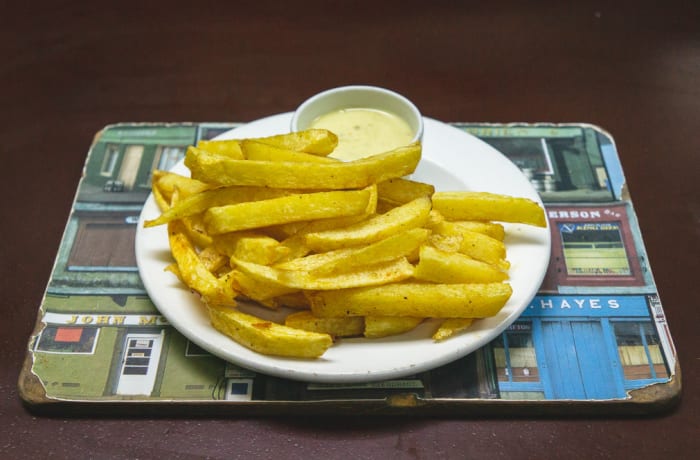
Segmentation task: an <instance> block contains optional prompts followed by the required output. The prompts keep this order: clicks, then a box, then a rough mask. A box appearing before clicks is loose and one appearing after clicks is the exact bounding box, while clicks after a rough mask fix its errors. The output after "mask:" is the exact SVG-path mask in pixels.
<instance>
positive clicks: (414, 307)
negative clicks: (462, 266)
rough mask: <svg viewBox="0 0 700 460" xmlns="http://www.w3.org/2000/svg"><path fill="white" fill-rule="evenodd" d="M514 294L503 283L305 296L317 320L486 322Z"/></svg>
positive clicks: (367, 289)
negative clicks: (402, 318) (403, 318)
mask: <svg viewBox="0 0 700 460" xmlns="http://www.w3.org/2000/svg"><path fill="white" fill-rule="evenodd" d="M512 292H513V290H512V288H511V287H510V285H509V284H506V283H486V284H431V283H393V284H386V285H383V286H370V287H360V288H353V289H338V290H333V291H312V292H308V293H307V297H308V298H309V302H310V303H311V311H312V312H313V313H314V315H316V316H321V317H334V316H413V317H415V318H428V317H433V318H485V317H488V316H493V315H495V314H496V313H498V312H499V310H500V309H501V308H503V305H505V303H506V302H507V301H508V299H509V298H510V296H511V294H512Z"/></svg>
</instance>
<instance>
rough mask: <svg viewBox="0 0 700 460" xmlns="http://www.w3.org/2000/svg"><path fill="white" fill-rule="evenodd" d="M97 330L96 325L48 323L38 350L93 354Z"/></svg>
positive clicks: (42, 333) (38, 343)
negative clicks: (57, 324)
mask: <svg viewBox="0 0 700 460" xmlns="http://www.w3.org/2000/svg"><path fill="white" fill-rule="evenodd" d="M97 331H98V328H96V327H75V326H53V325H48V326H46V328H44V330H43V331H41V335H40V336H39V338H38V340H37V343H36V350H37V351H45V352H49V353H84V354H91V353H93V352H94V350H95V343H96V342H97V340H96V339H97Z"/></svg>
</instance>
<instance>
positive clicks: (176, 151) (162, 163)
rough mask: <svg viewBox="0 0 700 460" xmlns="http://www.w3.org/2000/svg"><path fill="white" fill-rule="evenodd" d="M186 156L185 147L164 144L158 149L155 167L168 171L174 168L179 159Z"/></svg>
mask: <svg viewBox="0 0 700 460" xmlns="http://www.w3.org/2000/svg"><path fill="white" fill-rule="evenodd" d="M184 157H185V147H183V146H164V147H160V148H159V149H158V153H156V158H155V169H160V170H162V171H168V170H170V169H172V167H173V166H175V164H177V162H178V161H180V160H182V159H183V158H184Z"/></svg>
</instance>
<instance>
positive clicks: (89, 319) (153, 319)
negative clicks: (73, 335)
mask: <svg viewBox="0 0 700 460" xmlns="http://www.w3.org/2000/svg"><path fill="white" fill-rule="evenodd" d="M44 321H45V322H46V323H47V324H67V325H74V326H166V325H168V320H167V319H165V317H164V316H161V315H74V314H64V313H47V314H46V315H44Z"/></svg>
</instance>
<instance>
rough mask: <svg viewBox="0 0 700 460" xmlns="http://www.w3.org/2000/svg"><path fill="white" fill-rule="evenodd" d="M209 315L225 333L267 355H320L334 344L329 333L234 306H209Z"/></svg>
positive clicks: (314, 356)
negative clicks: (229, 307)
mask: <svg viewBox="0 0 700 460" xmlns="http://www.w3.org/2000/svg"><path fill="white" fill-rule="evenodd" d="M209 318H210V319H211V323H212V325H213V326H214V328H216V329H217V330H219V331H220V332H222V333H223V334H225V335H227V336H229V337H231V338H233V339H234V340H235V341H236V342H238V343H240V344H241V345H243V346H245V347H247V348H250V349H251V350H254V351H257V352H259V353H263V354H266V355H275V356H287V357H293V358H317V357H319V356H321V355H322V354H323V353H325V351H326V350H327V349H328V348H329V347H330V346H331V345H332V344H333V339H332V338H331V336H330V335H329V334H322V333H318V332H309V331H303V330H301V329H294V328H291V327H287V326H283V325H281V324H277V323H273V322H271V321H267V320H264V319H261V318H258V317H256V316H253V315H249V314H246V313H243V312H240V311H238V310H235V309H222V308H211V307H210V308H209Z"/></svg>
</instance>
